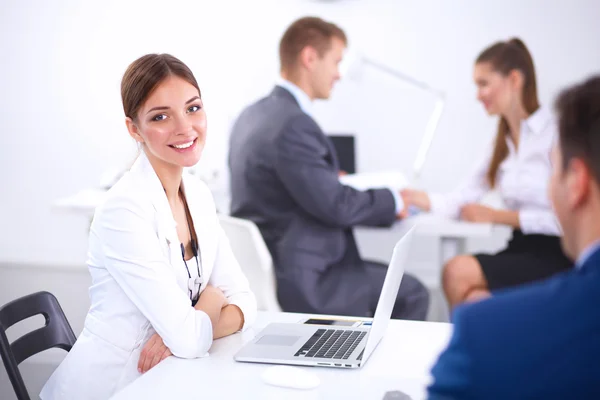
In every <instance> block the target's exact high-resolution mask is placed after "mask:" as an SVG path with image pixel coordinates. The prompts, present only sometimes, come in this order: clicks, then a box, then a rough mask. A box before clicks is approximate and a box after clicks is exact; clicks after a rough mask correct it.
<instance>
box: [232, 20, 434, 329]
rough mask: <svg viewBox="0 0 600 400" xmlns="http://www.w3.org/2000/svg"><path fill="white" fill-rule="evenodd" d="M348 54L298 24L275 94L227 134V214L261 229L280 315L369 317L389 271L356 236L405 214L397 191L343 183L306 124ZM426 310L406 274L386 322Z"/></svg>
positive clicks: (323, 33)
mask: <svg viewBox="0 0 600 400" xmlns="http://www.w3.org/2000/svg"><path fill="white" fill-rule="evenodd" d="M345 47H346V36H345V34H344V32H343V31H342V30H341V29H340V28H339V27H337V26H335V25H334V24H331V23H328V22H326V21H323V20H321V19H319V18H312V17H307V18H302V19H300V20H298V21H296V22H294V23H293V24H292V25H291V26H290V27H289V28H288V29H287V31H286V32H285V34H284V35H283V37H282V39H281V42H280V47H279V55H280V61H281V79H280V81H279V83H278V85H277V86H276V87H275V88H274V89H273V91H272V92H271V94H269V95H268V96H267V97H265V98H263V99H261V100H259V101H258V102H256V103H254V104H252V105H251V106H249V107H248V108H246V109H245V110H244V111H243V112H242V113H241V114H240V116H239V118H238V120H237V121H236V123H235V125H234V127H233V130H232V133H231V138H230V153H229V167H230V172H231V214H232V215H234V216H236V217H239V218H246V219H250V220H252V221H254V222H255V223H256V224H257V226H258V228H259V229H260V231H261V233H262V236H263V237H264V239H265V242H266V243H267V246H268V248H269V250H270V252H271V254H272V256H273V260H274V263H275V270H276V275H277V292H278V299H279V303H280V304H281V306H282V308H283V309H284V310H285V311H292V312H305V313H322V314H339V315H356V316H369V315H372V314H373V312H374V310H375V307H376V304H377V300H378V298H379V294H380V292H381V288H382V286H383V280H384V277H385V273H386V266H382V265H378V264H375V263H369V262H365V261H363V260H361V258H360V255H359V253H358V249H357V246H356V243H355V241H354V236H353V233H352V228H353V227H354V226H356V225H371V226H388V225H391V224H392V223H393V222H394V221H395V220H396V218H397V217H399V216H402V213H403V212H404V211H403V208H404V206H403V203H402V201H401V197H400V196H399V192H398V191H395V190H388V189H379V190H368V191H357V190H354V189H353V188H350V187H348V186H344V185H342V184H341V183H340V182H339V180H338V174H339V173H340V171H339V164H338V161H337V158H336V154H335V150H334V149H333V147H332V145H331V143H330V141H329V140H328V138H327V137H326V136H325V135H324V134H323V131H322V130H321V128H319V126H318V125H317V123H316V122H315V120H314V119H313V118H312V116H311V105H312V101H313V100H314V99H327V98H329V95H330V92H331V89H332V88H333V85H334V83H335V82H336V81H337V80H338V79H339V72H338V64H339V62H340V61H341V59H342V53H343V51H344V49H345ZM381 145H382V146H385V143H382V144H381ZM428 304H429V295H428V292H427V290H426V289H425V287H424V286H423V285H422V284H421V283H420V282H418V281H417V280H416V279H415V278H413V277H412V276H410V275H406V274H405V276H404V278H403V280H402V284H401V287H400V291H399V294H398V298H397V301H396V306H395V308H394V312H393V314H392V316H393V317H395V318H404V319H418V320H422V319H424V318H425V317H426V313H427V308H428Z"/></svg>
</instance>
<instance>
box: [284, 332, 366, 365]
mask: <svg viewBox="0 0 600 400" xmlns="http://www.w3.org/2000/svg"><path fill="white" fill-rule="evenodd" d="M366 334H367V332H364V331H351V330H345V329H318V330H317V331H316V332H315V334H314V335H312V337H311V338H310V339H308V341H307V342H306V343H304V345H303V346H302V347H301V348H300V350H298V352H297V353H296V354H294V356H295V357H313V358H335V359H338V360H347V359H348V357H350V355H351V354H352V352H353V351H354V350H355V349H356V347H357V346H358V345H359V344H360V342H361V341H362V340H363V338H364V337H365V335H366ZM361 356H362V353H361ZM361 358H362V357H361Z"/></svg>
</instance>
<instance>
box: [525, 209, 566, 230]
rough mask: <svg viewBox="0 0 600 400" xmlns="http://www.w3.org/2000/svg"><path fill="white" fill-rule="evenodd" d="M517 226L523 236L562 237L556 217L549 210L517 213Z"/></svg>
mask: <svg viewBox="0 0 600 400" xmlns="http://www.w3.org/2000/svg"><path fill="white" fill-rule="evenodd" d="M519 225H520V227H521V230H522V231H523V233H524V234H526V235H528V234H534V233H539V234H543V235H552V236H562V229H561V227H560V224H559V223H558V219H557V218H556V215H554V213H553V212H552V211H549V210H521V211H519Z"/></svg>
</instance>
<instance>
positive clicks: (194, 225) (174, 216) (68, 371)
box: [40, 54, 256, 399]
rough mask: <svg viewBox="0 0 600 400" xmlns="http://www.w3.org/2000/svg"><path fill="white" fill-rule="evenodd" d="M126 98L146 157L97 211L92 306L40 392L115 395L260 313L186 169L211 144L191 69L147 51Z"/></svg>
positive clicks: (125, 86) (210, 206)
mask: <svg viewBox="0 0 600 400" xmlns="http://www.w3.org/2000/svg"><path fill="white" fill-rule="evenodd" d="M121 96H122V100H123V109H124V111H125V117H126V119H125V123H126V125H127V129H128V131H129V134H130V135H131V137H133V138H134V139H135V140H136V141H137V142H138V143H140V145H141V149H142V152H141V154H140V155H139V157H138V159H137V160H136V162H135V164H134V165H133V167H132V168H131V170H130V171H129V172H128V173H127V174H126V175H125V176H123V178H121V180H120V181H119V182H117V184H116V185H114V186H113V187H112V188H111V189H110V190H109V192H108V193H107V196H106V199H105V202H104V204H102V205H101V206H99V207H98V208H97V209H96V213H95V215H94V220H93V223H92V226H91V230H90V240H89V253H88V254H89V259H88V266H89V268H90V273H91V276H92V286H91V288H90V300H91V307H90V310H89V312H88V315H87V317H86V321H85V325H84V329H83V332H82V333H81V335H80V337H79V338H78V339H77V342H76V343H75V346H74V347H73V349H72V350H71V351H70V352H69V354H68V356H67V357H66V358H65V360H64V361H63V363H62V364H61V365H60V366H59V368H58V369H57V370H56V372H55V373H54V374H53V375H52V377H51V378H50V380H49V381H48V383H47V384H46V386H45V387H44V389H43V390H42V393H41V394H40V397H42V398H44V399H107V398H109V397H111V396H112V395H113V394H114V393H116V392H117V391H118V390H120V389H121V388H123V387H124V386H125V385H127V384H128V383H130V382H131V381H133V380H134V379H136V378H137V377H138V376H139V375H140V374H141V373H144V372H146V371H148V370H149V369H150V368H152V367H154V366H155V365H157V364H158V363H159V362H161V361H162V360H164V359H165V358H167V357H169V356H176V357H182V358H196V357H202V356H204V355H205V354H206V352H207V351H208V350H209V349H210V347H211V344H212V341H213V339H216V338H220V337H223V336H227V335H230V334H232V333H235V332H237V331H239V330H241V329H245V328H247V327H248V326H250V325H251V324H252V323H253V321H254V319H255V316H256V301H255V298H254V295H253V294H252V292H251V291H250V289H249V286H248V281H247V279H246V277H245V276H244V275H243V273H242V271H241V269H240V267H239V265H238V263H237V261H236V259H235V257H234V255H233V252H232V250H231V247H230V246H229V242H228V240H227V238H226V236H225V234H224V232H223V230H222V229H221V226H220V225H219V222H218V218H217V215H216V212H215V205H214V201H213V199H212V196H211V194H210V191H209V190H208V188H207V187H206V186H205V185H204V184H203V183H202V182H200V181H199V180H198V179H195V178H194V177H192V176H189V175H187V174H186V173H184V171H183V169H184V167H191V166H193V165H195V164H196V163H197V162H198V161H199V159H200V156H201V154H202V150H203V148H204V143H205V139H206V114H205V113H204V109H203V104H202V99H201V92H200V88H199V87H198V83H197V82H196V79H195V78H194V75H193V74H192V72H191V71H190V70H189V68H188V67H187V66H186V65H185V64H183V63H182V62H181V61H179V60H178V59H176V58H175V57H173V56H170V55H167V54H149V55H146V56H143V57H141V58H140V59H138V60H136V61H135V62H133V63H132V64H131V65H130V66H129V68H128V69H127V71H126V72H125V75H124V76H123V80H122V84H121Z"/></svg>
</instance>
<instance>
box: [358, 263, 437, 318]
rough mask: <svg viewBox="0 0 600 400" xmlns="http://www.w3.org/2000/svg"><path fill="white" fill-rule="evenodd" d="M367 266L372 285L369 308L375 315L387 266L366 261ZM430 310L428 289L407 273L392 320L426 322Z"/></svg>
mask: <svg viewBox="0 0 600 400" xmlns="http://www.w3.org/2000/svg"><path fill="white" fill-rule="evenodd" d="M365 264H366V268H367V273H368V275H369V280H370V284H371V298H370V304H369V306H370V308H371V311H372V312H373V313H375V309H376V307H377V302H378V301H379V295H380V294H381V289H382V288H383V281H384V280H385V274H386V272H387V265H385V264H380V263H376V262H372V261H365ZM428 309H429V292H428V291H427V288H426V287H425V286H423V284H422V283H421V282H419V280H417V279H416V278H415V277H413V276H411V275H409V274H406V273H405V274H404V276H403V277H402V282H401V283H400V289H399V290H398V296H397V298H396V304H395V305H394V310H393V311H392V318H395V319H410V320H417V321H424V320H425V318H427V310H428Z"/></svg>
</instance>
